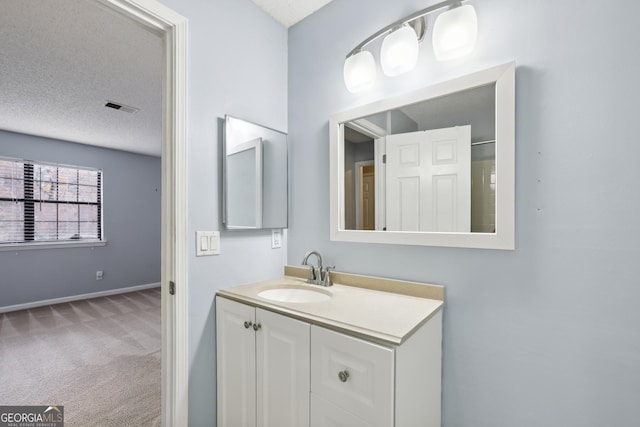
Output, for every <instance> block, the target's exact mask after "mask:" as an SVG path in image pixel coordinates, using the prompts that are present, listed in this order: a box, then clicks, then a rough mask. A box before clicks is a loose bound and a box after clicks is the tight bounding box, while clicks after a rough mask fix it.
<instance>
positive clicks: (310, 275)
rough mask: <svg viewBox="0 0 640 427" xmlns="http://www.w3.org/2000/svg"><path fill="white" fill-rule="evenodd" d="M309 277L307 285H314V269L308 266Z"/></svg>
mask: <svg viewBox="0 0 640 427" xmlns="http://www.w3.org/2000/svg"><path fill="white" fill-rule="evenodd" d="M307 266H308V267H309V275H308V276H307V283H316V268H315V267H314V266H313V265H308V264H307Z"/></svg>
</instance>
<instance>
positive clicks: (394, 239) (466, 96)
mask: <svg viewBox="0 0 640 427" xmlns="http://www.w3.org/2000/svg"><path fill="white" fill-rule="evenodd" d="M514 108H515V64H513V63H508V64H504V65H500V66H496V67H493V68H490V69H486V70H482V71H479V72H475V73H472V74H468V75H464V76H461V77H458V78H455V79H452V80H448V81H445V82H441V83H438V84H435V85H432V86H429V87H425V88H422V89H419V90H416V91H414V92H411V93H408V94H405V95H401V96H398V97H394V98H388V99H383V100H380V101H378V102H375V103H373V104H369V105H365V106H362V107H358V108H355V109H353V110H349V111H345V112H341V113H337V114H334V115H332V116H331V117H330V120H329V134H330V144H331V154H330V156H331V157H330V167H331V171H330V175H331V183H330V192H331V195H330V197H331V200H330V201H331V203H330V209H331V212H330V222H331V224H330V225H331V239H332V240H339V241H354V242H368V243H389V244H408V245H427V246H451V247H468V248H488V249H513V248H514V247H515V238H514V228H515V227H514V188H515V186H514V154H515V141H514V134H515V113H514Z"/></svg>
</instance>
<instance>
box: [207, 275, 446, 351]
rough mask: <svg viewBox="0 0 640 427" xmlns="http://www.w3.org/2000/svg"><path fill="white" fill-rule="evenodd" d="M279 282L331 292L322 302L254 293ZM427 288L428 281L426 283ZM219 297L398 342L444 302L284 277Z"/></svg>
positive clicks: (229, 291) (365, 336)
mask: <svg viewBox="0 0 640 427" xmlns="http://www.w3.org/2000/svg"><path fill="white" fill-rule="evenodd" d="M281 285H290V286H291V285H294V286H301V287H309V288H310V289H315V290H318V289H319V290H320V291H322V292H325V291H326V292H329V293H330V294H331V299H329V300H328V301H322V302H304V303H299V302H295V303H294V302H276V301H272V300H268V299H265V298H262V297H260V296H258V294H259V293H260V292H262V291H264V290H267V289H272V288H275V287H278V286H281ZM425 286H427V285H425ZM217 295H219V296H221V297H225V298H230V299H233V300H236V301H240V302H244V303H247V304H250V305H253V306H256V307H261V308H264V309H267V310H270V311H275V312H278V313H281V314H284V315H287V316H290V317H295V318H297V319H301V320H305V321H307V322H309V323H312V324H317V325H321V326H325V327H328V328H330V329H335V330H338V331H343V332H347V333H351V334H354V335H357V336H362V337H364V338H367V339H372V340H374V341H377V342H381V343H384V344H392V345H399V344H401V343H402V342H404V341H405V340H406V339H407V338H408V337H409V336H410V335H411V334H412V333H413V332H414V331H415V330H416V329H418V327H419V326H421V325H422V324H423V323H424V322H426V321H427V320H428V319H429V318H431V316H433V315H434V314H435V313H437V312H438V310H440V309H441V308H442V306H443V304H444V303H443V301H440V300H437V299H430V298H423V297H418V296H409V295H403V294H399V293H393V292H386V291H380V290H371V289H365V288H362V287H355V286H346V285H341V284H338V283H334V285H333V286H330V287H321V286H318V285H310V284H307V283H306V281H305V280H304V279H300V278H297V277H292V276H282V277H279V278H276V279H271V280H266V281H263V282H257V283H251V284H247V285H240V286H234V287H232V288H229V289H224V290H220V291H218V293H217Z"/></svg>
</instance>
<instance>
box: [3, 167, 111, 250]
mask: <svg viewBox="0 0 640 427" xmlns="http://www.w3.org/2000/svg"><path fill="white" fill-rule="evenodd" d="M77 241H94V242H95V241H102V171H100V170H98V169H91V168H83V167H78V166H67V165H57V164H52V163H43V162H32V161H29V160H21V159H11V158H6V157H0V247H1V246H2V245H6V244H27V245H28V244H34V243H52V242H54V243H55V242H77Z"/></svg>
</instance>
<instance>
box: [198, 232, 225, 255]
mask: <svg viewBox="0 0 640 427" xmlns="http://www.w3.org/2000/svg"><path fill="white" fill-rule="evenodd" d="M208 255H220V232H219V231H196V256H208Z"/></svg>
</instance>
